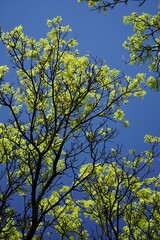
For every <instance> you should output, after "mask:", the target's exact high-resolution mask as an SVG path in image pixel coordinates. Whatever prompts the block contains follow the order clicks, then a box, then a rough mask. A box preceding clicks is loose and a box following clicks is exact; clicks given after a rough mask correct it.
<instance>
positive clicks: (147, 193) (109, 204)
mask: <svg viewBox="0 0 160 240" xmlns="http://www.w3.org/2000/svg"><path fill="white" fill-rule="evenodd" d="M154 147H155V145H153V147H152V149H151V151H145V152H144V153H142V154H141V155H136V154H135V152H134V151H130V154H129V155H128V156H127V157H124V158H122V156H121V155H120V156H119V153H118V152H116V151H112V153H111V155H110V156H108V157H109V159H110V160H111V159H112V161H110V162H107V164H102V165H97V166H96V167H95V168H94V172H93V174H92V176H91V178H87V179H86V180H85V181H84V182H83V183H82V189H81V190H82V191H83V192H84V194H85V197H84V196H82V195H81V196H80V199H78V200H76V201H75V200H74V198H73V197H70V198H69V197H68V198H67V200H68V201H69V204H70V206H72V207H71V208H70V209H69V210H68V209H67V208H66V209H65V211H64V213H63V215H62V217H61V218H60V219H59V221H58V226H57V229H58V230H59V232H60V234H61V235H62V236H63V234H65V236H67V237H68V239H101V240H102V239H104V240H105V239H117V240H118V239H159V237H160V228H159V220H160V211H159V207H160V191H159V190H160V175H159V176H158V177H148V175H149V173H150V171H151V165H152V161H153V158H154V157H155V156H154V155H153V152H154ZM117 153H118V154H117ZM86 169H87V172H89V171H91V170H92V166H91V165H89V164H88V165H84V166H83V168H82V169H81V172H82V173H83V171H86ZM73 206H74V207H73ZM63 209H64V207H63ZM75 212H76V214H77V215H76V214H75ZM70 216H72V222H75V220H74V221H73V216H75V219H76V221H77V216H78V217H79V222H80V219H81V218H82V219H83V218H84V217H86V218H87V224H88V225H89V226H90V227H89V230H88V228H87V224H86V225H85V226H83V232H85V233H86V238H82V237H81V232H82V230H81V231H79V232H78V231H77V229H76V227H73V225H70V224H68V221H66V222H65V220H66V219H70ZM77 222H78V221H77ZM69 223H70V222H69ZM67 224H68V225H67ZM85 227H86V229H85ZM87 230H88V231H87ZM71 236H74V238H72V237H71Z"/></svg>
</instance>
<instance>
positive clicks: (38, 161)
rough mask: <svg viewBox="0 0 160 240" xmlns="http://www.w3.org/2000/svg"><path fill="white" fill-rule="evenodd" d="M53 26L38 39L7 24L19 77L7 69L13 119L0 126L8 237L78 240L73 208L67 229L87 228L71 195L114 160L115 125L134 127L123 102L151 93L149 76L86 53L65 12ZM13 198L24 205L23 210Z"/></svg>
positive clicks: (4, 90) (0, 71)
mask: <svg viewBox="0 0 160 240" xmlns="http://www.w3.org/2000/svg"><path fill="white" fill-rule="evenodd" d="M47 24H48V27H52V28H51V30H50V31H49V32H48V33H47V37H46V38H40V40H39V41H36V40H35V39H33V38H30V37H27V36H25V35H24V33H23V32H22V26H18V27H16V28H14V29H13V30H12V31H10V32H3V31H2V29H1V34H0V39H1V42H2V43H3V44H4V45H5V47H6V48H7V51H8V55H9V58H10V59H11V62H12V66H13V69H14V70H15V71H16V78H17V82H15V81H12V82H6V81H5V74H7V72H8V70H9V68H8V67H7V66H1V67H0V79H1V85H0V104H1V108H2V110H5V112H6V115H7V117H8V121H7V123H1V124H0V150H1V151H0V163H1V169H0V180H1V188H0V218H1V221H0V238H1V239H4V238H7V239H25V240H29V239H46V238H47V235H46V234H48V238H50V235H51V233H50V231H51V232H52V231H53V234H55V231H57V232H58V233H60V235H61V236H62V239H64V237H66V238H69V239H73V236H72V235H70V236H69V237H68V235H66V232H64V233H62V232H60V228H59V226H60V221H61V220H63V221H65V218H64V213H65V212H66V211H69V212H71V211H74V214H73V216H71V215H70V223H71V225H70V224H69V223H68V221H69V220H68V216H67V219H66V221H67V222H66V224H67V226H68V227H71V228H72V229H73V230H75V231H80V230H81V229H82V227H83V221H82V220H81V219H79V218H78V215H77V213H78V211H79V210H78V207H76V208H74V205H73V204H72V202H71V201H70V198H71V195H72V194H73V193H74V191H77V192H78V191H81V190H82V189H83V188H84V185H83V182H84V184H85V181H87V179H88V178H90V177H91V176H92V174H95V173H94V172H95V169H96V168H97V167H99V166H101V165H104V164H105V163H107V162H108V161H109V159H110V158H112V156H110V155H108V153H107V152H108V151H109V150H108V144H109V142H110V140H111V139H112V138H114V137H115V136H116V134H117V129H114V127H113V124H112V122H115V121H120V122H122V123H123V124H124V126H126V127H127V126H128V121H127V120H125V119H124V112H123V111H122V109H121V106H122V105H123V104H124V103H125V104H126V103H127V101H128V100H129V99H130V98H132V97H133V96H135V97H136V96H138V97H140V98H143V97H144V95H145V91H144V90H143V87H142V83H143V81H144V74H137V76H136V77H135V78H133V79H132V78H131V77H129V76H124V75H122V76H121V75H120V73H119V71H118V70H116V69H110V68H109V67H108V66H106V65H104V64H103V62H102V61H98V60H97V59H94V58H93V57H92V56H90V55H87V54H86V55H85V56H80V53H79V52H78V50H77V49H75V47H76V46H77V42H76V40H75V39H73V38H70V39H69V38H68V32H70V31H71V29H70V27H69V26H62V25H61V18H60V17H57V18H55V19H54V20H48V21H47ZM9 114H10V115H9ZM107 156H108V157H109V159H108V157H107ZM84 163H85V164H86V163H89V169H88V168H86V169H84V165H83V164H84ZM104 166H105V165H104ZM80 167H81V169H80ZM79 169H80V170H79ZM93 176H94V175H93ZM88 181H90V180H88ZM14 201H17V202H19V203H21V206H20V207H19V208H18V209H17V208H16V207H15V205H14ZM70 202H71V204H70ZM64 203H65V205H64V206H63V204H64ZM75 216H77V219H75ZM73 219H74V220H76V221H75V222H74V226H73ZM72 232H73V231H72ZM80 232H81V235H80V237H79V238H78V239H85V237H86V234H87V233H86V231H85V230H84V231H80Z"/></svg>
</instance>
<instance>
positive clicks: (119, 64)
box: [0, 0, 160, 151]
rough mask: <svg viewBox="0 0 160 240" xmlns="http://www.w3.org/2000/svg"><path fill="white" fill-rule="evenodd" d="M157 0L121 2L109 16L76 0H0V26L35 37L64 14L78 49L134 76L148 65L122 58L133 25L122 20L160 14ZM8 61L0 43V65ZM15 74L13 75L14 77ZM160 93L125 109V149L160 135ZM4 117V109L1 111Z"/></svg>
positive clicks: (123, 135) (139, 147) (42, 34)
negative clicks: (133, 14) (131, 63)
mask: <svg viewBox="0 0 160 240" xmlns="http://www.w3.org/2000/svg"><path fill="white" fill-rule="evenodd" d="M157 6H158V0H148V1H147V2H146V3H145V4H144V5H143V6H142V7H141V8H138V3H137V2H136V1H130V3H129V5H128V6H127V7H126V6H125V5H121V6H120V5H119V6H118V7H117V8H115V9H114V10H112V11H109V12H108V13H107V15H103V14H102V13H101V14H99V13H97V12H95V11H90V9H89V8H88V7H87V4H85V3H81V4H80V3H78V2H77V1H76V0H45V1H44V0H28V1H22V0H15V1H12V0H1V1H0V9H1V11H0V25H1V26H2V28H3V30H4V31H8V30H11V29H12V28H14V27H16V26H18V25H22V26H23V27H24V33H25V34H26V35H28V36H33V37H35V38H36V39H38V38H40V37H44V36H45V33H46V32H47V30H48V29H47V26H46V20H47V19H53V18H54V17H56V16H58V15H60V16H62V19H63V23H64V25H66V24H69V25H70V26H71V28H72V30H73V31H72V33H71V36H72V37H76V38H77V41H78V42H79V46H78V49H79V51H80V53H81V54H82V55H83V54H85V52H86V51H89V52H90V53H91V54H92V55H93V56H97V57H99V58H100V59H103V60H105V61H106V64H107V65H109V67H111V68H117V69H120V70H121V71H123V72H124V73H127V74H128V75H131V76H134V75H135V74H136V73H137V72H146V71H147V68H146V66H141V67H138V66H134V67H133V66H132V67H131V66H128V65H126V64H125V63H124V62H123V57H125V59H126V60H127V59H128V55H127V52H126V50H125V49H123V47H122V43H123V41H124V40H126V38H127V36H129V35H131V33H132V27H131V26H125V25H124V24H123V22H122V18H123V16H124V15H129V14H130V13H131V12H133V11H136V12H138V13H141V12H148V13H151V14H156V13H157V9H158V8H157ZM1 64H8V59H7V58H6V56H5V51H4V48H2V45H0V65H1ZM13 77H14V76H13ZM159 102H160V93H159V92H157V93H156V92H152V91H149V93H148V95H147V96H146V97H145V99H144V100H143V101H140V100H133V101H132V102H131V103H129V104H128V105H127V106H126V108H125V113H126V118H127V119H128V120H129V121H130V123H131V126H130V128H129V129H121V132H120V135H119V137H118V140H119V141H120V143H124V145H125V144H126V148H135V149H137V150H138V151H142V150H144V145H143V137H144V135H145V134H146V133H149V134H153V135H160V124H159V123H160V111H159ZM0 117H1V119H3V112H1V113H0Z"/></svg>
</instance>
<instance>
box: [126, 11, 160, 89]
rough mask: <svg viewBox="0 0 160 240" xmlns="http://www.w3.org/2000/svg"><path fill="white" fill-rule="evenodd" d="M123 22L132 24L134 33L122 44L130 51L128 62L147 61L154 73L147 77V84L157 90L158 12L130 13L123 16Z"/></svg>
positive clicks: (159, 65)
mask: <svg viewBox="0 0 160 240" xmlns="http://www.w3.org/2000/svg"><path fill="white" fill-rule="evenodd" d="M124 23H125V24H132V25H133V29H134V34H133V35H132V36H131V37H128V41H125V42H124V44H123V46H124V47H125V48H126V49H128V50H129V52H130V64H136V63H139V64H142V63H145V62H147V64H148V68H149V71H150V72H152V74H153V73H155V76H154V75H153V76H151V77H150V78H149V79H148V86H150V87H151V88H153V89H155V90H158V88H159V79H160V60H159V59H160V36H159V34H160V12H158V13H157V15H154V16H151V15H150V14H147V13H143V14H142V15H140V16H138V15H137V13H135V12H134V13H132V14H131V15H130V16H126V17H124Z"/></svg>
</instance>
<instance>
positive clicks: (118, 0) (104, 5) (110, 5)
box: [78, 0, 147, 13]
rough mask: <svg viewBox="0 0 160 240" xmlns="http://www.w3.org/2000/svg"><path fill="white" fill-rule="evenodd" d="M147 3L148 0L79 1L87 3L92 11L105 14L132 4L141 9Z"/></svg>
mask: <svg viewBox="0 0 160 240" xmlns="http://www.w3.org/2000/svg"><path fill="white" fill-rule="evenodd" d="M146 1H147V0H78V2H86V3H87V4H88V6H89V7H91V8H92V10H96V11H99V12H101V11H103V12H104V13H106V12H107V11H108V10H109V9H114V8H115V7H117V6H119V5H122V4H125V5H128V4H129V3H130V2H136V3H138V6H139V7H141V6H142V5H143V4H144V3H145V2H146Z"/></svg>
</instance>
